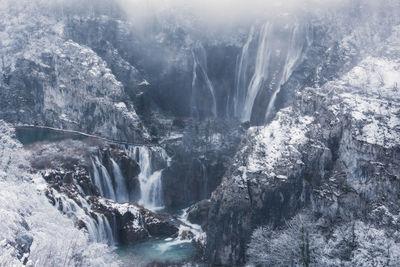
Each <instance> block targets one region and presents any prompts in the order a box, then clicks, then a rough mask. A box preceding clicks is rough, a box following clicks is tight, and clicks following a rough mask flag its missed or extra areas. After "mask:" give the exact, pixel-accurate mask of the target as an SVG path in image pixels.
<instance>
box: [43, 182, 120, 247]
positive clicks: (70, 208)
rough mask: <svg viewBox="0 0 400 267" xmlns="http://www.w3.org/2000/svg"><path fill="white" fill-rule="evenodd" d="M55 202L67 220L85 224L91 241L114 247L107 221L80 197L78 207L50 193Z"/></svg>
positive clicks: (67, 199)
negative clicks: (71, 219)
mask: <svg viewBox="0 0 400 267" xmlns="http://www.w3.org/2000/svg"><path fill="white" fill-rule="evenodd" d="M51 193H52V194H53V196H54V200H55V203H54V205H55V207H56V208H57V209H58V210H59V211H61V212H62V213H63V214H65V215H66V216H67V217H69V218H73V219H74V221H75V222H77V221H82V222H83V223H84V224H85V227H86V230H87V233H88V235H89V238H90V240H91V241H95V242H100V243H106V244H109V245H114V244H115V240H114V234H113V231H112V228H111V225H110V223H109V221H108V219H107V218H106V217H105V216H104V215H103V214H99V213H95V212H93V211H91V209H90V205H89V204H88V203H87V201H86V200H85V199H84V198H82V197H80V196H79V195H78V196H77V197H78V198H79V202H80V203H81V205H82V207H80V206H79V205H78V204H77V203H76V202H75V201H73V200H72V199H70V198H68V197H66V196H65V195H63V194H60V193H58V192H56V191H54V190H52V191H51ZM90 214H93V216H95V217H96V218H93V217H92V216H91V215H90Z"/></svg>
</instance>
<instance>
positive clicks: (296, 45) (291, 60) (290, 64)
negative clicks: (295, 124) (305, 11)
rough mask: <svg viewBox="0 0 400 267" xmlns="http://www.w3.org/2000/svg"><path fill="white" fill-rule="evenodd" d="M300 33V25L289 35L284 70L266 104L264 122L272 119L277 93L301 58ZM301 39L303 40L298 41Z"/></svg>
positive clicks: (295, 26) (302, 44)
mask: <svg viewBox="0 0 400 267" xmlns="http://www.w3.org/2000/svg"><path fill="white" fill-rule="evenodd" d="M300 34H302V32H300V25H299V24H297V23H296V24H295V25H293V26H292V29H291V34H290V43H289V47H288V52H287V56H286V62H285V64H284V69H283V72H282V77H281V79H280V82H279V83H278V86H277V87H276V89H275V90H274V92H273V94H272V97H271V99H270V101H269V103H268V107H267V112H266V114H265V120H266V121H268V120H270V119H272V115H273V112H274V110H275V101H276V97H277V96H278V94H279V92H280V91H281V88H282V86H283V85H284V83H286V82H287V81H288V80H289V78H290V76H291V75H292V73H293V71H294V69H295V67H296V66H297V65H298V63H299V62H300V60H301V59H302V56H303V49H304V44H305V43H304V39H303V38H302V37H301V36H300ZM299 39H303V40H299Z"/></svg>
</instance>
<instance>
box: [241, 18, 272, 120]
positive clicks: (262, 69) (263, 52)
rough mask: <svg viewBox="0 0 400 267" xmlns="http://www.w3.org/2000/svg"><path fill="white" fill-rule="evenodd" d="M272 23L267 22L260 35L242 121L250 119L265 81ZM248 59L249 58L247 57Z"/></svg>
mask: <svg viewBox="0 0 400 267" xmlns="http://www.w3.org/2000/svg"><path fill="white" fill-rule="evenodd" d="M271 30H272V25H271V24H270V23H267V24H265V25H264V26H263V28H262V31H261V34H260V37H259V39H260V40H259V46H258V51H257V57H256V64H255V70H254V75H253V78H252V79H251V81H250V84H249V86H248V89H247V95H246V98H245V102H244V106H243V113H242V121H249V120H250V118H251V112H252V110H253V105H254V101H255V99H256V97H257V95H258V92H259V91H260V89H261V86H262V85H263V82H264V81H265V78H266V76H267V75H268V74H267V70H268V66H269V63H270V62H269V61H270V56H271V52H272V51H271V42H272V40H270V39H272V36H271ZM246 60H247V59H246ZM242 71H243V70H242Z"/></svg>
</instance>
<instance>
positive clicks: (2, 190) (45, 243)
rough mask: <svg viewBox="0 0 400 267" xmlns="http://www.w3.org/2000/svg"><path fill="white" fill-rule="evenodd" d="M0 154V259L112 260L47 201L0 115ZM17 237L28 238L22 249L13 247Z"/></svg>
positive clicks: (10, 262) (9, 262)
mask: <svg viewBox="0 0 400 267" xmlns="http://www.w3.org/2000/svg"><path fill="white" fill-rule="evenodd" d="M0 155H2V157H0V158H1V160H0V169H1V170H2V171H1V172H0V244H1V245H0V265H2V266H22V265H23V262H21V260H22V259H23V258H26V259H27V261H28V264H29V265H35V266H62V265H68V266H73V265H75V266H76V265H85V266H110V265H111V266H113V265H114V264H115V263H113V261H115V259H114V257H113V256H112V254H111V252H110V251H109V250H108V248H107V246H106V245H103V244H95V243H90V242H89V239H88V236H87V234H86V233H85V232H83V231H79V230H78V229H77V228H75V226H74V224H73V222H72V221H71V220H70V219H68V218H67V217H65V216H63V215H62V214H61V213H60V212H59V211H57V209H56V208H54V207H53V206H52V205H51V204H50V203H49V201H48V199H47V197H46V196H45V194H44V191H43V187H42V184H43V182H44V181H43V178H42V177H41V176H40V175H39V174H31V173H30V172H29V165H28V161H27V160H26V158H25V157H26V152H25V151H24V150H23V148H22V146H21V145H20V144H19V143H18V142H16V141H15V140H14V139H13V130H12V128H11V127H10V126H9V125H8V124H6V123H4V122H2V121H0ZM21 240H26V241H27V242H28V241H29V240H31V241H32V245H30V246H29V245H28V248H29V250H27V251H26V252H25V253H24V255H22V253H23V251H19V250H18V249H19V247H18V246H19V245H22V244H21V242H22V241H21ZM27 244H29V242H28V243H27ZM49 255H51V257H49Z"/></svg>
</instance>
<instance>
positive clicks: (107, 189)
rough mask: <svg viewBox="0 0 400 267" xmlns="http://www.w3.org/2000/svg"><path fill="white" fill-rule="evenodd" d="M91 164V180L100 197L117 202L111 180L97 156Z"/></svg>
mask: <svg viewBox="0 0 400 267" xmlns="http://www.w3.org/2000/svg"><path fill="white" fill-rule="evenodd" d="M92 164H93V177H92V180H93V182H94V184H95V185H96V186H97V188H98V189H99V191H100V194H101V196H103V197H106V198H109V199H112V200H115V201H116V200H117V199H116V196H115V190H114V185H113V181H112V178H111V176H110V174H109V173H108V171H107V168H106V167H105V166H104V165H103V164H102V163H101V162H100V160H99V158H98V157H97V156H95V157H94V162H93V160H92Z"/></svg>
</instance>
